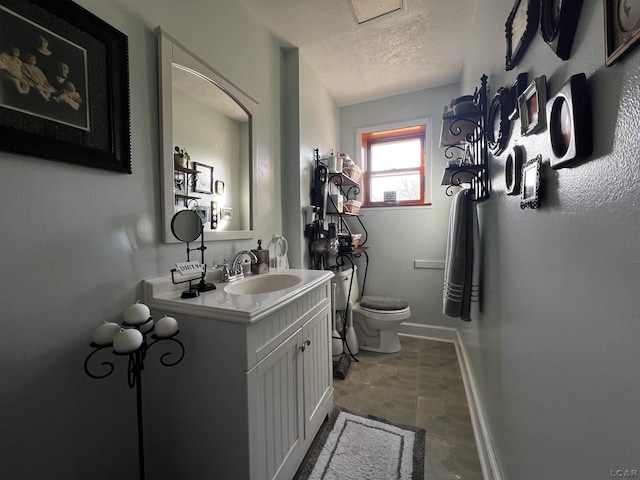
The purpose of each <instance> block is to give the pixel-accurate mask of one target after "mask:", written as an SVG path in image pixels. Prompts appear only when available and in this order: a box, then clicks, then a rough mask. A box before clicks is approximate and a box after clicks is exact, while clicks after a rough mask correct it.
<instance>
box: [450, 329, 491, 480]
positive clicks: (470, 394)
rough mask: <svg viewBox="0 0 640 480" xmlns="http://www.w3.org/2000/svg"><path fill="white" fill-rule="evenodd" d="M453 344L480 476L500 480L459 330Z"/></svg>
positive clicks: (487, 427)
mask: <svg viewBox="0 0 640 480" xmlns="http://www.w3.org/2000/svg"><path fill="white" fill-rule="evenodd" d="M455 336H456V339H455V342H454V343H455V346H456V351H457V352H458V361H459V363H460V372H461V373H462V381H463V383H464V389H465V391H466V394H467V400H468V402H469V413H470V415H471V423H472V425H473V433H474V435H475V437H476V445H477V447H478V457H479V458H480V466H481V467H482V476H483V477H484V480H502V475H501V474H500V468H499V467H498V460H497V458H496V455H495V451H494V449H493V442H492V440H491V434H490V432H489V424H488V422H487V417H486V415H485V412H484V407H483V405H482V401H481V400H480V396H479V394H478V386H477V382H476V380H475V377H474V376H473V371H472V370H471V368H470V364H469V362H468V355H467V352H466V349H465V346H464V344H463V343H462V338H460V332H459V331H458V330H457V329H456V333H455Z"/></svg>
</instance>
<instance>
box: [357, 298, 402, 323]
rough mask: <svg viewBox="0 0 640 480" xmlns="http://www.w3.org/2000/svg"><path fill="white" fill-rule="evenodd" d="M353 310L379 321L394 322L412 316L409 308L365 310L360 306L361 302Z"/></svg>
mask: <svg viewBox="0 0 640 480" xmlns="http://www.w3.org/2000/svg"><path fill="white" fill-rule="evenodd" d="M353 310H354V311H358V312H359V313H360V314H361V315H363V316H365V317H367V318H371V319H373V320H379V321H382V322H384V321H387V322H388V321H393V320H402V319H405V318H409V317H410V316H411V309H410V308H409V307H406V308H403V309H401V310H374V309H372V308H364V307H362V305H360V302H356V303H355V304H354V305H353Z"/></svg>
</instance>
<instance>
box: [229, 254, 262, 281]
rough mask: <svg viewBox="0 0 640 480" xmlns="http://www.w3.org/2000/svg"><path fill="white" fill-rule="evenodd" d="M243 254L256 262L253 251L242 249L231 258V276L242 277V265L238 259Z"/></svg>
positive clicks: (256, 258)
mask: <svg viewBox="0 0 640 480" xmlns="http://www.w3.org/2000/svg"><path fill="white" fill-rule="evenodd" d="M244 255H247V256H249V257H250V258H251V261H252V262H253V263H258V257H256V255H255V253H253V252H251V251H249V250H243V251H241V252H239V253H238V254H237V255H236V257H235V258H234V259H233V262H231V276H232V277H237V278H242V277H244V272H243V271H242V265H241V264H240V259H241V258H242V257H243V256H244Z"/></svg>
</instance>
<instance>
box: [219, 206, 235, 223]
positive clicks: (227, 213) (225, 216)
mask: <svg viewBox="0 0 640 480" xmlns="http://www.w3.org/2000/svg"><path fill="white" fill-rule="evenodd" d="M231 217H233V207H221V208H220V218H221V219H222V220H231Z"/></svg>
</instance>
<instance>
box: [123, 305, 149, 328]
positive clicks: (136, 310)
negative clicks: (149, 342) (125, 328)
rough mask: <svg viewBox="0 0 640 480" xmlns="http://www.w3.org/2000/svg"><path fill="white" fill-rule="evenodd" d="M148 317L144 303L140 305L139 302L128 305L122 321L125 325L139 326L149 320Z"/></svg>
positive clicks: (147, 310) (147, 309) (147, 308)
mask: <svg viewBox="0 0 640 480" xmlns="http://www.w3.org/2000/svg"><path fill="white" fill-rule="evenodd" d="M150 316H151V312H150V310H149V307H147V306H146V305H145V304H144V303H140V301H138V302H137V303H134V304H133V305H130V306H129V307H127V309H126V310H125V311H124V321H125V323H126V324H127V325H140V324H141V323H144V322H146V321H147V320H149V317H150Z"/></svg>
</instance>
